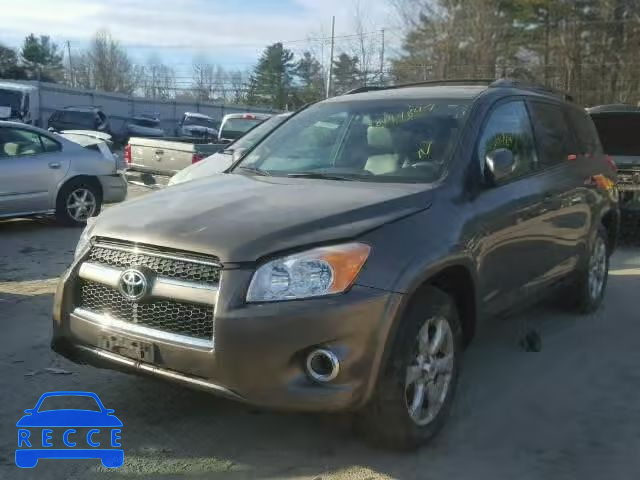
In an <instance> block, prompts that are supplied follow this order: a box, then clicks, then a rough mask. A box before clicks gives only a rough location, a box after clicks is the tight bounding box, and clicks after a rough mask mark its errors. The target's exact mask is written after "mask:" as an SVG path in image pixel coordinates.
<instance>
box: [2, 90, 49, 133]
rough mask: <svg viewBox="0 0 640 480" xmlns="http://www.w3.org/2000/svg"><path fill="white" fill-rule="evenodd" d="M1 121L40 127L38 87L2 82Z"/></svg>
mask: <svg viewBox="0 0 640 480" xmlns="http://www.w3.org/2000/svg"><path fill="white" fill-rule="evenodd" d="M0 120H12V121H17V122H22V123H27V124H29V125H35V126H40V98H39V95H38V89H37V87H34V86H32V85H27V84H24V83H17V82H15V83H14V82H0Z"/></svg>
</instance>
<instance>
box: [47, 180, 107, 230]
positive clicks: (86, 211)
mask: <svg viewBox="0 0 640 480" xmlns="http://www.w3.org/2000/svg"><path fill="white" fill-rule="evenodd" d="M74 204H75V205H79V206H78V207H76V208H73V205H74ZM101 208H102V196H101V194H100V190H99V189H98V188H97V187H96V186H95V184H94V183H93V182H91V181H87V180H73V181H71V182H69V183H67V184H66V185H65V186H64V187H62V189H61V190H60V192H59V193H58V198H57V200H56V219H57V220H58V222H60V223H61V224H63V225H67V226H71V227H78V226H83V225H86V223H87V219H88V218H90V217H93V216H95V215H98V214H99V213H100V209H101Z"/></svg>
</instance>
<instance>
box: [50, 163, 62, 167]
mask: <svg viewBox="0 0 640 480" xmlns="http://www.w3.org/2000/svg"><path fill="white" fill-rule="evenodd" d="M49 168H60V163H58V162H49Z"/></svg>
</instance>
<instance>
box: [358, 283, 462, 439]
mask: <svg viewBox="0 0 640 480" xmlns="http://www.w3.org/2000/svg"><path fill="white" fill-rule="evenodd" d="M418 295H419V297H418V298H417V300H416V301H414V302H413V304H412V305H411V306H410V307H409V309H408V311H407V314H406V315H405V317H404V318H403V319H402V320H401V322H402V323H401V324H400V326H399V330H398V332H397V336H396V340H395V343H394V345H393V347H392V352H391V356H390V358H389V360H388V362H387V365H386V366H385V368H384V370H383V371H382V373H381V378H380V380H379V382H378V386H377V388H376V391H375V393H374V397H373V399H372V400H371V402H370V404H369V405H368V406H367V407H366V408H365V410H364V411H363V412H362V413H361V414H360V418H359V419H360V420H361V421H360V422H359V426H361V429H362V433H364V434H365V435H366V437H367V440H371V441H372V442H373V443H375V444H377V445H382V446H384V447H388V448H393V449H409V448H415V447H417V446H419V445H421V444H424V443H426V442H427V441H429V440H430V439H431V438H432V437H433V436H434V435H435V434H436V433H438V431H439V430H440V429H441V428H442V426H443V425H444V422H445V420H446V417H447V416H448V413H449V411H450V409H451V404H452V401H453V397H454V394H455V390H456V385H457V382H458V372H459V361H460V358H459V357H460V354H461V351H462V328H461V326H460V320H459V318H458V312H457V309H456V305H455V302H454V301H453V298H452V297H451V296H450V295H448V294H446V293H444V292H443V291H441V290H439V289H437V288H434V287H427V288H424V289H423V290H422V291H421V292H419V293H418Z"/></svg>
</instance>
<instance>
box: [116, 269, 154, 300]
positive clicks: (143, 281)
mask: <svg viewBox="0 0 640 480" xmlns="http://www.w3.org/2000/svg"><path fill="white" fill-rule="evenodd" d="M147 286H148V282H147V277H145V276H144V273H142V272H141V271H140V270H136V269H133V268H131V269H129V270H125V271H124V272H122V275H120V280H119V281H118V290H120V293H121V294H122V296H123V297H124V298H126V299H127V300H131V301H135V300H140V299H141V298H142V297H144V296H145V295H146V294H147Z"/></svg>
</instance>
